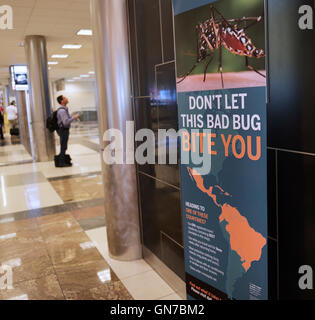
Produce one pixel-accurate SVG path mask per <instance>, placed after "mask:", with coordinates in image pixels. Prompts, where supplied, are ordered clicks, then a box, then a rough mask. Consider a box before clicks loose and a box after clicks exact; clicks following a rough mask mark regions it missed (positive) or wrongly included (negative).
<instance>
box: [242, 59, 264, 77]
mask: <svg viewBox="0 0 315 320" xmlns="http://www.w3.org/2000/svg"><path fill="white" fill-rule="evenodd" d="M245 64H246V67H247V68H248V69H250V70H252V71H255V72H256V73H258V74H259V75H261V76H262V77H264V78H266V76H265V75H264V74H262V73H261V72H259V71H258V70H257V69H255V68H254V67H253V66H251V65H250V64H249V61H248V57H245Z"/></svg>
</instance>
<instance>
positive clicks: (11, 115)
mask: <svg viewBox="0 0 315 320" xmlns="http://www.w3.org/2000/svg"><path fill="white" fill-rule="evenodd" d="M17 114H18V113H17V108H16V106H15V101H12V102H11V103H10V105H9V106H8V107H7V115H8V121H9V124H10V129H15V127H16V120H17Z"/></svg>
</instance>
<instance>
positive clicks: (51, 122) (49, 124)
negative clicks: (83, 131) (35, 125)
mask: <svg viewBox="0 0 315 320" xmlns="http://www.w3.org/2000/svg"><path fill="white" fill-rule="evenodd" d="M57 113H58V110H56V111H54V112H53V113H52V114H51V115H50V116H49V117H48V118H47V120H46V128H47V129H48V130H49V131H50V132H54V131H55V130H58V129H59V126H58V118H57Z"/></svg>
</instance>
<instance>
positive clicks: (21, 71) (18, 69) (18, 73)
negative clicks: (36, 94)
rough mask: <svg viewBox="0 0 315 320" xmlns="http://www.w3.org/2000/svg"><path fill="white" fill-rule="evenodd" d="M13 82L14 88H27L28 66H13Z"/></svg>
mask: <svg viewBox="0 0 315 320" xmlns="http://www.w3.org/2000/svg"><path fill="white" fill-rule="evenodd" d="M10 69H11V83H12V89H13V90H18V91H20V90H27V89H28V77H27V67H26V66H11V67H10Z"/></svg>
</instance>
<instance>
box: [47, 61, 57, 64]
mask: <svg viewBox="0 0 315 320" xmlns="http://www.w3.org/2000/svg"><path fill="white" fill-rule="evenodd" d="M58 63H59V62H57V61H48V64H50V65H53V64H58Z"/></svg>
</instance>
